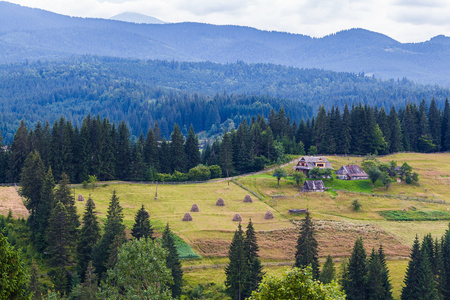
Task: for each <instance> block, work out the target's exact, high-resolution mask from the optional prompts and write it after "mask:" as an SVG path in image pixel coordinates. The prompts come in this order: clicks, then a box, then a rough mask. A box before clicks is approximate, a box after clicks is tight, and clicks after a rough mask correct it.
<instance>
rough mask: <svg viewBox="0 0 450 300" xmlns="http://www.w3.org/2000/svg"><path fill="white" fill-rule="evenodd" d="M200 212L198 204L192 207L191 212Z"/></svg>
mask: <svg viewBox="0 0 450 300" xmlns="http://www.w3.org/2000/svg"><path fill="white" fill-rule="evenodd" d="M199 211H200V210H199V209H198V206H197V204H195V203H194V204H193V205H192V207H191V212H199Z"/></svg>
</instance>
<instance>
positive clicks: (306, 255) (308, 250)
mask: <svg viewBox="0 0 450 300" xmlns="http://www.w3.org/2000/svg"><path fill="white" fill-rule="evenodd" d="M318 246H319V245H318V243H317V240H316V238H315V232H314V226H313V223H312V219H311V216H310V214H309V211H307V212H306V215H305V219H303V221H302V225H301V226H300V235H299V237H298V240H297V246H296V249H297V251H296V253H295V264H294V267H297V268H304V267H306V266H308V265H311V267H312V271H313V277H314V279H318V278H319V255H318V252H319V250H318Z"/></svg>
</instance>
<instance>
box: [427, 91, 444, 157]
mask: <svg viewBox="0 0 450 300" xmlns="http://www.w3.org/2000/svg"><path fill="white" fill-rule="evenodd" d="M428 124H429V126H430V134H431V138H432V140H433V144H435V145H436V149H435V150H436V151H439V150H440V148H441V141H442V140H441V139H442V133H441V125H442V124H441V113H440V111H439V109H438V107H437V104H436V100H434V98H433V99H432V100H431V103H430V108H429V110H428Z"/></svg>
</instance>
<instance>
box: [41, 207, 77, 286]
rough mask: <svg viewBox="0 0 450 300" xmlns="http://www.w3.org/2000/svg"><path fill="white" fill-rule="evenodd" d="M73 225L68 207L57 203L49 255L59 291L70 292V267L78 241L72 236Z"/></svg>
mask: <svg viewBox="0 0 450 300" xmlns="http://www.w3.org/2000/svg"><path fill="white" fill-rule="evenodd" d="M72 230H73V225H72V220H71V216H70V214H69V213H68V212H67V209H66V207H65V206H64V205H63V204H62V203H61V202H60V201H57V203H56V204H55V206H54V208H53V210H52V214H51V216H50V220H49V226H48V229H47V244H48V246H47V253H48V254H49V257H50V265H51V267H52V272H51V275H50V277H51V279H52V282H53V284H54V285H55V289H56V290H57V291H60V292H61V293H63V292H68V291H69V289H70V283H69V278H70V274H69V267H71V266H72V265H73V262H74V254H75V245H76V239H74V238H73V235H72Z"/></svg>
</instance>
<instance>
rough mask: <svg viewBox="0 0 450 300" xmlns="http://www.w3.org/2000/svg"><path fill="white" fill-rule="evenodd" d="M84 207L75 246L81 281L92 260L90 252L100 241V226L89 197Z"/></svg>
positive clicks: (92, 202) (93, 204)
mask: <svg viewBox="0 0 450 300" xmlns="http://www.w3.org/2000/svg"><path fill="white" fill-rule="evenodd" d="M85 207H86V210H85V212H84V215H83V226H82V227H81V230H80V239H79V241H78V246H77V255H78V274H80V276H81V281H84V275H85V273H86V269H87V267H88V263H89V262H90V261H91V260H92V250H93V249H94V246H95V245H96V244H97V242H98V240H99V239H100V224H99V221H98V217H97V216H96V215H95V211H94V210H95V203H94V201H93V200H92V198H91V197H89V199H88V200H87V201H86V206H85Z"/></svg>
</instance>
